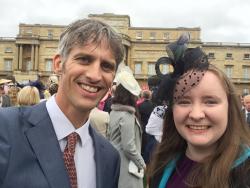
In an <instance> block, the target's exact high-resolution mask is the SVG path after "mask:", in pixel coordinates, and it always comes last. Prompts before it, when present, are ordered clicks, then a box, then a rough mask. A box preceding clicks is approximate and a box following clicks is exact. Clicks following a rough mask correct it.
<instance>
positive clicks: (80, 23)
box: [58, 19, 124, 67]
mask: <svg viewBox="0 0 250 188" xmlns="http://www.w3.org/2000/svg"><path fill="white" fill-rule="evenodd" d="M103 41H106V42H107V44H108V46H109V48H110V49H111V51H112V54H113V55H114V57H115V61H116V65H117V67H118V65H119V63H120V62H121V61H122V60H123V57H124V46H123V44H122V38H121V36H120V35H119V34H118V33H117V32H116V31H115V30H114V29H112V28H111V27H110V26H109V25H107V24H106V23H103V22H101V21H99V20H95V19H81V20H77V21H75V22H73V23H71V24H70V25H69V26H68V27H67V28H66V30H65V31H64V32H63V33H62V34H61V36H60V39H59V44H58V53H59V54H60V55H61V56H62V59H63V62H64V61H66V59H67V58H68V55H69V53H70V51H71V50H72V48H73V47H75V46H79V47H83V46H85V45H87V44H90V43H93V44H96V45H97V46H98V45H99V44H101V43H102V42H103Z"/></svg>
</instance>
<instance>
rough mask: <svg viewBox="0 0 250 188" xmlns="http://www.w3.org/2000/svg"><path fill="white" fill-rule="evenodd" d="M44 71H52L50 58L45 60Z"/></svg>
mask: <svg viewBox="0 0 250 188" xmlns="http://www.w3.org/2000/svg"><path fill="white" fill-rule="evenodd" d="M45 71H49V72H52V71H53V61H52V59H46V60H45Z"/></svg>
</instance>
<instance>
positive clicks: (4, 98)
mask: <svg viewBox="0 0 250 188" xmlns="http://www.w3.org/2000/svg"><path fill="white" fill-rule="evenodd" d="M10 82H11V80H7V79H0V107H9V106H11V100H10V97H9V96H8V95H6V93H5V90H4V87H5V84H7V83H10Z"/></svg>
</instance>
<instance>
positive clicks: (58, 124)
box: [0, 19, 250, 188]
mask: <svg viewBox="0 0 250 188" xmlns="http://www.w3.org/2000/svg"><path fill="white" fill-rule="evenodd" d="M188 43H189V36H188V35H187V34H184V35H182V36H181V37H180V38H179V39H178V40H177V41H176V42H172V43H169V44H168V45H167V46H166V53H167V56H166V57H162V58H159V59H158V61H156V73H157V75H155V76H153V77H151V78H149V79H148V86H149V89H147V90H141V88H140V85H139V83H138V82H137V81H136V79H135V78H134V76H133V74H132V73H131V72H129V71H127V70H120V71H119V72H117V69H118V66H119V64H120V63H121V62H122V60H123V58H124V48H123V44H122V38H121V36H120V35H119V34H118V33H117V32H116V31H114V30H113V29H112V28H111V27H110V26H109V25H107V24H105V23H103V22H101V21H98V20H95V19H82V20H78V21H76V22H73V23H71V24H70V25H69V26H68V28H67V29H66V30H65V31H64V32H63V33H62V35H61V36H60V40H59V45H58V52H57V53H56V54H55V56H54V58H53V63H54V71H55V74H56V75H57V76H54V75H53V76H51V77H50V78H49V79H48V81H47V82H46V83H43V82H42V81H41V78H40V76H38V79H37V80H35V81H30V82H29V84H26V85H24V84H19V83H18V82H17V81H16V80H15V79H14V78H13V77H12V78H11V77H7V78H6V79H1V80H0V106H1V108H0V120H1V121H0V187H2V188H7V187H8V188H14V187H25V188H38V187H43V188H47V187H48V188H49V187H55V188H59V187H60V188H77V187H78V188H143V187H144V188H146V187H147V188H166V187H167V188H191V187H201V188H212V187H213V188H221V187H223V188H224V187H225V188H237V187H238V188H247V187H250V128H249V127H250V95H249V94H244V95H242V98H241V100H242V101H240V97H239V96H238V95H237V94H236V92H235V89H234V86H233V84H232V83H231V81H230V80H229V79H228V78H227V76H226V75H225V74H224V73H223V71H221V70H220V69H218V68H217V67H215V66H214V65H212V64H211V63H210V62H209V61H208V58H207V55H206V54H205V53H204V52H203V51H202V49H201V48H200V47H196V48H189V47H188ZM161 64H167V65H171V66H172V67H173V71H172V72H169V73H166V74H164V73H162V72H161V68H160V67H161V66H160V65H161ZM114 79H115V80H114ZM241 102H242V103H241Z"/></svg>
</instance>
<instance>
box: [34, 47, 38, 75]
mask: <svg viewBox="0 0 250 188" xmlns="http://www.w3.org/2000/svg"><path fill="white" fill-rule="evenodd" d="M38 47H39V46H38V45H36V46H35V71H38V57H39V56H38V53H39V51H38V50H39V49H38Z"/></svg>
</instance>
